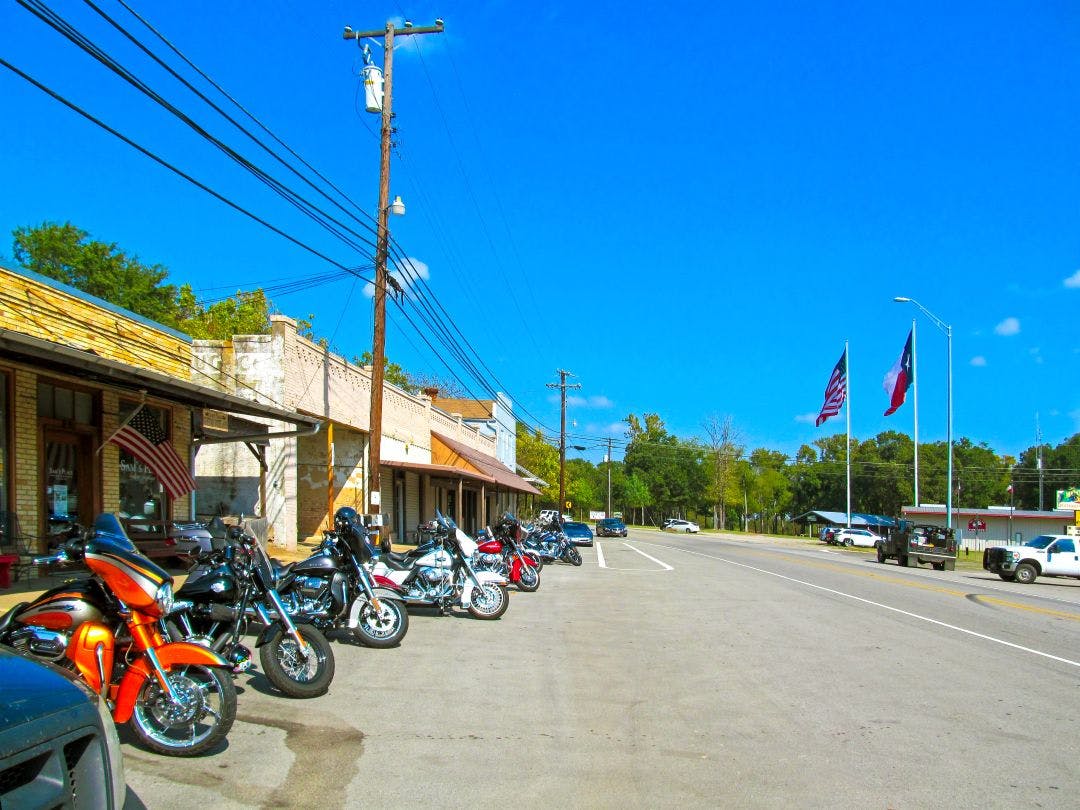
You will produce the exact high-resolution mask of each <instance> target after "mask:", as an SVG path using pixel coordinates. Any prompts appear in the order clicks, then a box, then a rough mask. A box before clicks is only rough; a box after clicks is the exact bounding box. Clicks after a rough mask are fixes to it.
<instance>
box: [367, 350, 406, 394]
mask: <svg viewBox="0 0 1080 810" xmlns="http://www.w3.org/2000/svg"><path fill="white" fill-rule="evenodd" d="M372 359H373V358H372V356H371V352H364V353H363V354H361V355H360V356H359V357H354V358H353V363H355V364H356V365H358V366H370V365H371V361H372ZM383 379H385V380H386V382H388V383H390V384H391V385H396V386H397V387H398V388H401V389H403V390H405V391H408V392H409V393H410V394H415V393H416V392H417V391H419V390H420V389H419V388H417V387H416V386H415V384H414V383H413V382H412V380H410V379H409V374H408V372H407V371H405V369H403V368H402V367H401V366H399V365H398V364H397V363H391V362H390V359H389V358H388V357H384V358H383Z"/></svg>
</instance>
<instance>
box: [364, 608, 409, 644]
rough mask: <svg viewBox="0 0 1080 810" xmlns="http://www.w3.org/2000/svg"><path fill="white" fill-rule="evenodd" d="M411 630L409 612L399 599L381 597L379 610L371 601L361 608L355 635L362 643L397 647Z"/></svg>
mask: <svg viewBox="0 0 1080 810" xmlns="http://www.w3.org/2000/svg"><path fill="white" fill-rule="evenodd" d="M408 632H409V612H408V611H407V610H406V609H405V603H404V602H399V601H398V600H397V599H380V600H379V610H376V609H375V607H374V606H373V605H372V604H371V602H365V603H364V606H363V607H362V608H360V619H359V622H358V623H357V625H356V627H354V628H353V635H354V636H356V640H357V641H359V642H360V643H361V644H363V645H365V646H368V647H376V648H378V649H383V648H386V647H396V646H397V645H398V644H400V643H401V640H402V639H403V638H405V634H406V633H408Z"/></svg>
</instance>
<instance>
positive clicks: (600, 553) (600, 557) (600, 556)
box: [596, 540, 607, 568]
mask: <svg viewBox="0 0 1080 810" xmlns="http://www.w3.org/2000/svg"><path fill="white" fill-rule="evenodd" d="M596 562H597V564H598V565H599V566H600V567H601V568H607V561H606V560H604V549H603V548H601V547H600V541H599V540H597V541H596Z"/></svg>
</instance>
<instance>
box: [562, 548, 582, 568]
mask: <svg viewBox="0 0 1080 810" xmlns="http://www.w3.org/2000/svg"><path fill="white" fill-rule="evenodd" d="M566 561H567V562H568V563H570V564H571V565H572V566H574V567H575V568H576V567H577V566H579V565H581V552H580V551H578V550H577V546H570V548H568V549H567V550H566Z"/></svg>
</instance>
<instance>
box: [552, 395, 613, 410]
mask: <svg viewBox="0 0 1080 810" xmlns="http://www.w3.org/2000/svg"><path fill="white" fill-rule="evenodd" d="M548 401H549V402H558V401H559V395H558V394H554V395H552V396H549V397H548ZM566 404H567V405H569V406H570V407H572V408H612V407H614V406H615V403H614V402H612V401H611V400H610V399H608V398H607V397H605V396H603V395H594V396H591V397H583V396H579V395H577V394H571V395H570V396H568V397H567V398H566Z"/></svg>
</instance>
